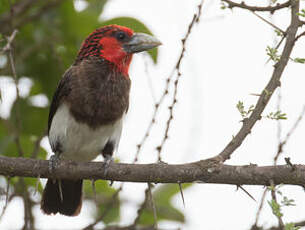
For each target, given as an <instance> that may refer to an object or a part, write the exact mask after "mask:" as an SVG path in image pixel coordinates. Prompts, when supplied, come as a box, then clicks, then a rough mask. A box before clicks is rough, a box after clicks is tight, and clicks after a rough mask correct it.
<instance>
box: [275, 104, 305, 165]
mask: <svg viewBox="0 0 305 230" xmlns="http://www.w3.org/2000/svg"><path fill="white" fill-rule="evenodd" d="M304 115H305V106H303V109H302V111H301V113H300V115H299V117H298V118H297V120H296V121H295V122H294V124H293V126H292V127H291V129H290V130H289V132H288V133H287V134H286V137H285V138H284V140H283V141H280V143H279V145H278V151H277V154H276V155H275V157H274V164H275V165H276V162H277V160H278V158H279V156H280V154H281V153H282V152H283V148H284V146H285V145H286V144H287V142H288V141H289V139H290V137H291V135H292V134H293V133H294V132H295V130H296V128H297V127H298V126H299V124H300V122H301V121H302V119H303V117H304Z"/></svg>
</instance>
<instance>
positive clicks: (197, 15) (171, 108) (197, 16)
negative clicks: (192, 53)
mask: <svg viewBox="0 0 305 230" xmlns="http://www.w3.org/2000/svg"><path fill="white" fill-rule="evenodd" d="M203 3H204V0H202V1H201V3H200V4H199V5H198V12H197V13H195V14H194V15H193V18H192V21H191V22H190V24H189V26H188V30H187V32H186V35H185V36H184V38H183V39H182V40H181V41H182V50H181V53H180V56H179V58H178V61H177V63H176V66H175V71H177V77H176V79H175V81H174V94H173V99H172V103H171V105H170V106H169V107H168V108H169V118H168V120H167V122H166V128H165V132H164V135H163V139H162V141H161V144H160V145H159V146H158V147H157V148H156V149H157V151H158V161H162V159H161V153H162V150H163V147H164V145H165V143H166V141H167V140H168V132H169V129H170V126H171V122H172V120H173V118H174V116H173V113H174V108H175V105H176V104H177V92H178V83H179V79H180V77H181V75H182V74H181V70H180V64H181V61H182V59H183V57H184V53H185V50H186V46H185V44H186V42H187V41H188V38H189V36H190V34H191V32H192V29H193V27H194V25H195V24H196V23H199V19H200V16H201V12H202V11H201V9H202V6H203Z"/></svg>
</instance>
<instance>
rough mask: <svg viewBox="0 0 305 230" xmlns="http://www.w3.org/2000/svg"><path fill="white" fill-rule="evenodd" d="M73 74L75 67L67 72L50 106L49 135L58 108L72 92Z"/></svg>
mask: <svg viewBox="0 0 305 230" xmlns="http://www.w3.org/2000/svg"><path fill="white" fill-rule="evenodd" d="M73 72H74V71H73V67H71V68H69V69H68V70H67V71H66V72H65V74H64V76H63V77H62V79H61V80H60V82H59V84H58V86H57V89H56V91H55V93H54V95H53V99H52V103H51V106H50V112H49V119H48V133H49V131H50V128H51V123H52V120H53V117H54V115H55V113H56V111H57V109H58V107H59V106H60V105H61V103H62V102H63V99H64V98H66V97H67V96H68V95H69V94H70V92H71V85H70V82H71V78H72V77H73V76H72V75H73Z"/></svg>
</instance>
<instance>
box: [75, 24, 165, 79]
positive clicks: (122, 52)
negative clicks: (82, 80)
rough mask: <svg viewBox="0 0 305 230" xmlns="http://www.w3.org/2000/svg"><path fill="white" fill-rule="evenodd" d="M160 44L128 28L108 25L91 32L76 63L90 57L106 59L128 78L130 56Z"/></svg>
mask: <svg viewBox="0 0 305 230" xmlns="http://www.w3.org/2000/svg"><path fill="white" fill-rule="evenodd" d="M160 44H161V43H160V42H159V41H158V40H157V39H155V38H153V37H151V36H149V35H146V34H140V33H134V31H133V30H132V29H130V28H127V27H124V26H119V25H109V26H104V27H102V28H99V29H97V30H95V31H94V32H92V33H91V34H90V35H89V36H88V37H87V39H86V40H85V41H84V42H83V44H82V46H81V48H80V50H79V53H78V57H77V61H80V60H83V59H86V58H88V57H90V56H95V57H99V58H102V59H106V60H107V61H109V62H111V63H113V64H114V66H115V67H116V70H117V71H119V72H121V73H122V74H123V75H124V76H128V69H129V65H130V62H131V59H132V54H133V53H136V52H141V51H144V50H147V49H151V48H153V47H156V46H158V45H160Z"/></svg>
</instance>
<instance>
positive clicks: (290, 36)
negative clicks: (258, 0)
mask: <svg viewBox="0 0 305 230" xmlns="http://www.w3.org/2000/svg"><path fill="white" fill-rule="evenodd" d="M290 4H291V23H290V26H289V27H288V29H287V32H286V33H287V39H286V43H285V46H284V49H283V52H282V55H281V58H280V60H279V61H278V62H277V63H276V64H275V66H274V71H273V74H272V77H271V79H270V81H269V82H268V84H267V86H266V87H265V88H264V90H263V91H262V93H261V94H260V97H259V99H258V102H257V104H256V106H255V108H254V110H253V112H252V113H251V115H250V117H249V118H247V119H245V120H244V121H243V125H242V127H241V129H240V130H239V132H238V133H237V135H236V136H235V137H234V138H233V139H232V140H231V141H230V142H229V144H228V145H227V146H226V147H225V149H224V150H223V151H222V152H221V153H220V154H219V155H218V156H217V157H216V158H215V159H217V160H218V161H220V162H224V161H226V160H227V159H230V156H231V155H232V153H233V152H234V151H235V150H236V149H237V148H238V147H239V146H240V145H241V144H242V142H243V141H244V139H245V138H246V137H247V136H248V134H249V133H250V132H251V129H252V128H253V126H254V125H255V123H256V122H257V121H258V120H259V119H261V115H262V113H263V111H264V109H265V107H266V105H267V104H268V102H269V100H270V98H271V96H272V95H273V93H274V91H275V89H276V88H277V87H279V86H280V85H281V82H280V79H281V77H282V74H283V71H284V69H285V67H286V65H287V63H288V60H289V57H290V54H291V51H292V49H293V46H294V44H295V38H296V34H297V31H298V27H299V17H298V15H297V13H298V12H299V4H300V3H299V1H297V0H292V1H291V3H290Z"/></svg>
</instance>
